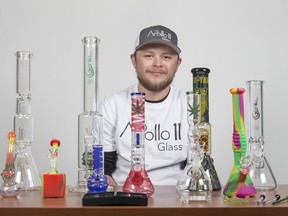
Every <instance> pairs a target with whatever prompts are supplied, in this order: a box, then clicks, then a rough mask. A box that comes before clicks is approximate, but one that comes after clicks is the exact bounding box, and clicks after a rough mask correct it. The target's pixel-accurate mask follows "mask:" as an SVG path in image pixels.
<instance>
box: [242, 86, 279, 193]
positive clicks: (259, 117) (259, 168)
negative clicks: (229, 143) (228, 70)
mask: <svg viewBox="0 0 288 216" xmlns="http://www.w3.org/2000/svg"><path fill="white" fill-rule="evenodd" d="M246 84H247V89H248V103H249V104H248V105H249V106H248V107H249V151H248V152H249V153H248V158H249V159H250V160H251V164H252V166H251V170H250V177H251V179H252V181H253V184H254V186H255V188H256V189H257V190H273V189H275V188H276V187H277V182H276V179H275V177H274V174H273V171H272V169H271V167H270V165H269V163H268V161H267V158H266V156H265V154H264V131H263V84H264V81H261V80H250V81H247V82H246Z"/></svg>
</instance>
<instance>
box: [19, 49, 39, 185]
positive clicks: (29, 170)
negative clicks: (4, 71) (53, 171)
mask: <svg viewBox="0 0 288 216" xmlns="http://www.w3.org/2000/svg"><path fill="white" fill-rule="evenodd" d="M15 56H16V58H17V88H16V92H17V97H16V99H17V105H16V109H17V110H16V115H15V116H14V131H15V133H16V142H15V143H16V145H15V152H16V154H15V171H16V182H17V183H19V184H20V186H21V190H39V189H40V187H41V180H40V175H39V173H38V169H37V167H36V164H35V162H34V158H33V156H32V153H31V144H32V143H33V117H32V115H31V91H30V75H31V73H30V61H31V57H32V53H30V52H27V51H18V52H16V53H15Z"/></svg>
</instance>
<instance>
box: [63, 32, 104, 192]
mask: <svg viewBox="0 0 288 216" xmlns="http://www.w3.org/2000/svg"><path fill="white" fill-rule="evenodd" d="M82 43H83V46H84V111H83V112H82V113H80V114H79V116H78V182H77V185H76V186H74V187H70V188H69V191H70V192H87V191H88V188H87V183H88V182H87V180H88V178H89V176H90V174H91V173H92V172H93V170H94V169H93V147H94V149H95V151H98V156H100V157H101V155H102V154H103V152H102V150H103V149H102V148H98V146H99V145H102V142H101V141H100V140H101V139H102V135H101V134H102V132H101V131H102V123H103V116H102V115H101V113H99V112H98V111H97V94H98V89H97V87H98V85H97V80H98V79H97V78H98V44H99V43H100V39H99V38H97V37H93V36H91V37H84V38H83V39H82ZM99 127H100V128H99ZM97 131H98V132H99V131H100V132H101V133H98V132H97ZM101 147H102V146H101ZM95 154H97V153H96V152H95ZM95 165H96V164H95ZM95 165H94V167H95ZM102 165H103V162H102V163H101V162H100V163H99V164H98V165H96V166H102ZM98 168H99V169H100V171H101V172H103V169H102V168H100V167H98ZM92 181H93V180H92ZM94 183H95V182H94ZM95 187H97V186H95V185H94V186H91V188H94V189H95ZM94 189H91V190H93V191H95V190H96V189H95V190H94Z"/></svg>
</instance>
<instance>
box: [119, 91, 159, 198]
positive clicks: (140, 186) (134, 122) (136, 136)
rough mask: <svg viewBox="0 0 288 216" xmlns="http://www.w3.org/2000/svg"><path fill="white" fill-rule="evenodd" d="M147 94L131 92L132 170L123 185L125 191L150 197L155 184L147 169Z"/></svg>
mask: <svg viewBox="0 0 288 216" xmlns="http://www.w3.org/2000/svg"><path fill="white" fill-rule="evenodd" d="M144 130H145V94H144V93H142V92H133V93H131V141H132V143H131V170H130V172H129V174H128V177H127V179H126V181H125V183H124V185H123V191H124V192H136V193H146V194H147V196H148V197H150V196H151V195H152V194H153V193H154V186H153V184H152V182H151V180H150V178H149V176H148V173H147V171H146V169H145V147H144V140H145V138H144Z"/></svg>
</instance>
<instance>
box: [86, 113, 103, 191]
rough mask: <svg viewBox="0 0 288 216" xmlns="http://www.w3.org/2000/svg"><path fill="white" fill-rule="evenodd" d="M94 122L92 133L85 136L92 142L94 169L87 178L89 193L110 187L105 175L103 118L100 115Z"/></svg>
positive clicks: (88, 141) (87, 140)
mask: <svg viewBox="0 0 288 216" xmlns="http://www.w3.org/2000/svg"><path fill="white" fill-rule="evenodd" d="M95 120H96V121H93V123H92V134H91V135H88V136H86V137H85V139H86V143H87V144H88V143H89V144H88V145H89V146H90V145H91V144H92V148H93V149H92V151H93V171H92V173H91V174H90V175H89V177H88V180H87V187H88V190H89V193H97V192H105V191H106V190H107V188H108V179H107V177H106V176H105V175H104V157H103V144H102V143H103V118H101V116H100V115H99V117H98V118H96V119H95Z"/></svg>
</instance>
